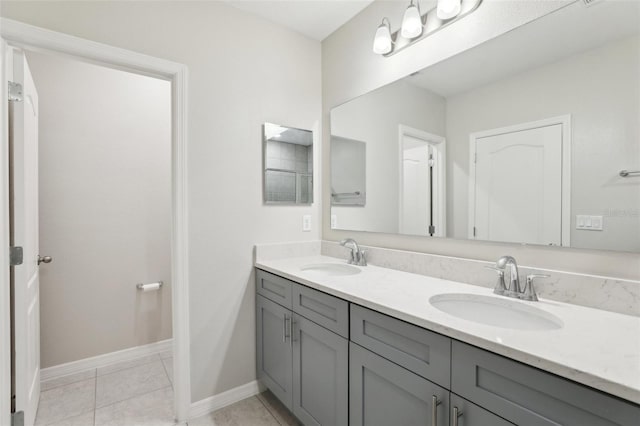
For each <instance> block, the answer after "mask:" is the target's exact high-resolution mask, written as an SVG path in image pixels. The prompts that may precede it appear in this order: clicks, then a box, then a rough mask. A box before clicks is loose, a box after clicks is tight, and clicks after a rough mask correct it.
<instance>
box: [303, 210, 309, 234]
mask: <svg viewBox="0 0 640 426" xmlns="http://www.w3.org/2000/svg"><path fill="white" fill-rule="evenodd" d="M302 231H303V232H310V231H311V215H310V214H305V215H303V216H302Z"/></svg>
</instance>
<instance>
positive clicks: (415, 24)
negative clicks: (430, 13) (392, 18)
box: [400, 0, 422, 38]
mask: <svg viewBox="0 0 640 426" xmlns="http://www.w3.org/2000/svg"><path fill="white" fill-rule="evenodd" d="M400 34H402V37H404V38H416V37H418V36H419V35H420V34H422V16H421V15H420V6H418V3H416V4H413V0H411V3H409V7H407V10H405V11H404V16H403V17H402V27H401V30H400Z"/></svg>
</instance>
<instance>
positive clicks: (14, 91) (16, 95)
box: [9, 81, 24, 102]
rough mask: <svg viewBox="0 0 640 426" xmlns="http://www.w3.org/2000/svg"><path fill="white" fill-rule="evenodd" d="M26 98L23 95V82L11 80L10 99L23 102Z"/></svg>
mask: <svg viewBox="0 0 640 426" xmlns="http://www.w3.org/2000/svg"><path fill="white" fill-rule="evenodd" d="M23 99H24V97H23V95H22V84H20V83H14V82H13V81H10V82H9V100H10V101H13V102H22V100H23Z"/></svg>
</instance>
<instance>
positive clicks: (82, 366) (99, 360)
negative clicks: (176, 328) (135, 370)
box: [40, 339, 173, 382]
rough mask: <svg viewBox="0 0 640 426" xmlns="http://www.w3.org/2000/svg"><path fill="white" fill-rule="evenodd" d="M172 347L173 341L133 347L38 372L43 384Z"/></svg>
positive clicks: (168, 349) (157, 352) (168, 340)
mask: <svg viewBox="0 0 640 426" xmlns="http://www.w3.org/2000/svg"><path fill="white" fill-rule="evenodd" d="M172 346H173V340H172V339H167V340H162V341H160V342H155V343H149V344H148V345H142V346H134V347H133V348H127V349H123V350H121V351H115V352H109V353H106V354H102V355H97V356H92V357H90V358H84V359H79V360H77V361H71V362H67V363H64V364H60V365H54V366H53V367H47V368H43V369H42V370H40V380H42V381H43V382H45V381H47V380H53V379H57V378H59V377H64V376H68V375H70V374H76V373H82V372H84V371H87V370H93V369H94V368H101V367H107V366H109V365H113V364H116V363H119V362H123V361H133V360H134V359H138V358H142V357H145V356H149V355H155V354H159V353H160V352H165V351H170V350H171V349H172Z"/></svg>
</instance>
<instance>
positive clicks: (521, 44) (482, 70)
mask: <svg viewBox="0 0 640 426" xmlns="http://www.w3.org/2000/svg"><path fill="white" fill-rule="evenodd" d="M639 29H640V2H628V1H619V2H616V1H611V2H602V3H599V4H596V5H594V6H593V7H585V6H584V4H583V3H582V2H576V3H573V4H571V5H569V6H567V7H565V8H563V9H560V10H558V11H556V12H553V13H551V14H550V15H548V16H545V17H544V18H541V19H538V20H536V21H534V22H531V23H529V24H527V25H524V26H522V27H520V28H518V29H517V30H515V31H512V32H510V33H508V34H505V35H503V36H501V37H497V38H495V39H493V40H491V41H489V42H486V43H483V44H482V45H480V46H478V47H476V48H474V49H471V50H468V51H466V52H464V53H462V54H460V55H457V56H454V57H452V58H450V59H448V60H446V61H443V62H440V63H439V64H436V65H433V66H431V67H428V68H426V69H423V70H421V71H419V72H417V73H414V74H412V75H411V76H410V77H409V78H408V81H409V82H410V83H411V84H413V85H415V86H419V87H422V88H424V89H427V90H430V91H432V92H435V93H437V94H439V95H441V96H444V97H448V96H452V95H455V94H458V93H462V92H466V91H469V90H472V89H474V88H477V87H480V86H483V85H486V84H490V83H492V82H495V81H499V80H503V79H506V78H509V77H512V76H515V75H518V74H521V73H523V72H526V71H528V70H532V69H535V68H537V67H540V66H543V65H545V64H549V63H554V62H557V61H559V60H562V59H564V58H566V57H568V56H571V55H575V54H577V53H580V52H584V51H587V50H591V49H595V48H597V47H599V46H603V45H605V44H607V43H609V42H611V41H614V40H618V39H621V38H625V37H631V36H634V35H637V34H638V32H639Z"/></svg>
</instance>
